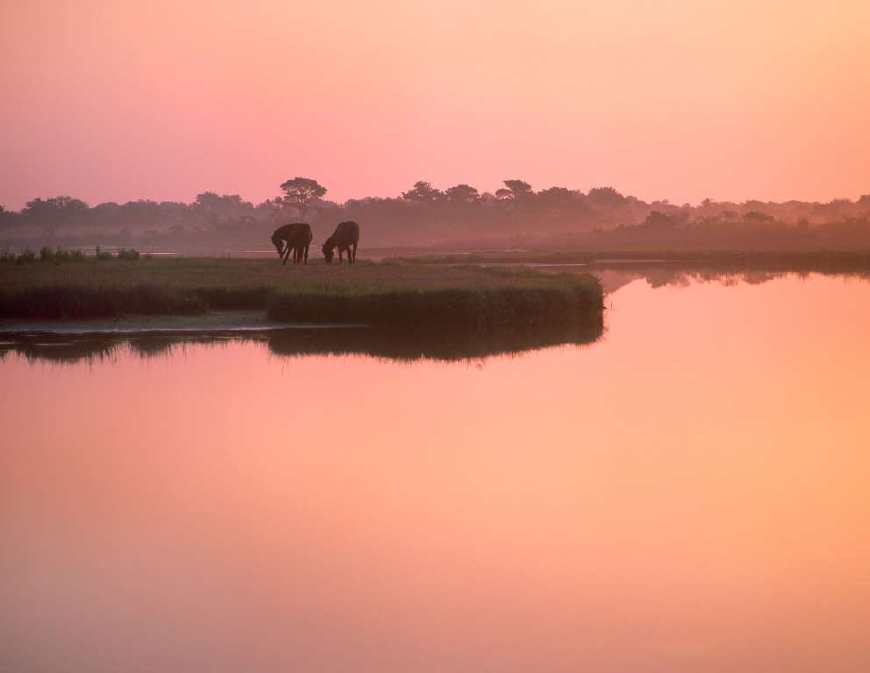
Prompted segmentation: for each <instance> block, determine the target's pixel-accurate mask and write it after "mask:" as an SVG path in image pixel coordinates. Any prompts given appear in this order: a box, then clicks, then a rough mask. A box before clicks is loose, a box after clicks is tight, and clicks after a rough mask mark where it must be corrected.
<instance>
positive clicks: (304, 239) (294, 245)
mask: <svg viewBox="0 0 870 673" xmlns="http://www.w3.org/2000/svg"><path fill="white" fill-rule="evenodd" d="M312 238H314V237H313V236H312V235H311V227H310V226H308V224H306V223H305V222H293V223H292V224H285V225H284V226H283V227H278V228H277V229H276V230H275V233H273V234H272V245H274V246H275V250H277V251H278V257H280V258H281V264H282V265H283V264H286V263H287V258H288V257H290V251H291V250H292V251H293V263H294V264H299V263H300V262H302V263H303V264H308V246H310V245H311V239H312Z"/></svg>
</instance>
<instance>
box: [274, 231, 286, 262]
mask: <svg viewBox="0 0 870 673" xmlns="http://www.w3.org/2000/svg"><path fill="white" fill-rule="evenodd" d="M272 245H274V246H275V250H277V251H278V257H280V256H281V255H283V254H284V240H283V239H281V238H279V237H278V236H272Z"/></svg>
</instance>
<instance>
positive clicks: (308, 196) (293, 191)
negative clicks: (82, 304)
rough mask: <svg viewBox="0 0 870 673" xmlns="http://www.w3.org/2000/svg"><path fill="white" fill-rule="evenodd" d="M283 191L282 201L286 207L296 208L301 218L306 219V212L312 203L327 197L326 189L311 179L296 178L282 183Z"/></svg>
mask: <svg viewBox="0 0 870 673" xmlns="http://www.w3.org/2000/svg"><path fill="white" fill-rule="evenodd" d="M281 189H282V190H283V192H284V196H283V197H281V201H282V202H283V203H284V204H285V205H288V206H292V207H293V208H296V210H297V211H298V212H299V217H300V218H304V217H305V211H306V210H307V209H308V206H309V205H310V204H311V202H312V201H316V200H317V199H322V198H323V197H324V196H325V195H326V187H324V186H323V185H321V184H320V183H319V182H317V180H312V179H311V178H300V177H295V178H293V179H292V180H287V181H285V182H282V183H281Z"/></svg>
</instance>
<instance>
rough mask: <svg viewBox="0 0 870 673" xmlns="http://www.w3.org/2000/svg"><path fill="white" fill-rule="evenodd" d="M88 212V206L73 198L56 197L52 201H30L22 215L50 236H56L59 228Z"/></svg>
mask: <svg viewBox="0 0 870 673" xmlns="http://www.w3.org/2000/svg"><path fill="white" fill-rule="evenodd" d="M87 211H88V204H87V203H85V202H84V201H81V200H80V199H74V198H72V197H71V196H55V197H52V198H50V199H44V200H43V199H33V200H32V201H28V202H27V204H26V205H25V207H24V209H23V210H22V211H21V214H22V215H23V216H24V217H25V218H26V219H27V220H29V221H30V222H31V223H33V224H35V225H36V226H39V227H42V228H43V229H44V230H45V233H46V234H47V235H48V236H54V234H55V231H56V230H57V228H58V227H59V226H64V225H66V224H68V223H69V221H70V220H71V219H73V218H75V217H77V216H80V215H83V214H84V213H86V212H87Z"/></svg>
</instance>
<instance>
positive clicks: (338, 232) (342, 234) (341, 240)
mask: <svg viewBox="0 0 870 673" xmlns="http://www.w3.org/2000/svg"><path fill="white" fill-rule="evenodd" d="M358 244H359V225H358V224H357V223H356V222H354V221H353V220H348V221H347V222H341V223H339V225H338V226H337V227H336V228H335V232H334V233H333V234H332V236H330V237H329V238H327V239H326V243H324V244H323V256H324V257H326V263H327V264H332V258H333V257H334V256H335V255H334V252H333V251H334V250H335V249H336V248H338V261H339V263H341V262H342V261H343V259H344V258H343V256H342V253H345V252H346V253H347V261H348V263H349V264H353V263H354V262H356V248H357V245H358Z"/></svg>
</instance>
